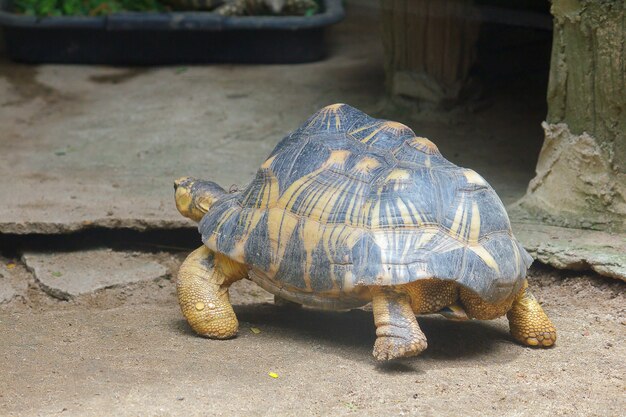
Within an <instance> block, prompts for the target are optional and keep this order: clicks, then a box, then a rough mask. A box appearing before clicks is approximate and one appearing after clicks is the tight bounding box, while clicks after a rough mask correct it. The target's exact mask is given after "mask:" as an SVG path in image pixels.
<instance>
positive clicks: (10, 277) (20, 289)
mask: <svg viewBox="0 0 626 417" xmlns="http://www.w3.org/2000/svg"><path fill="white" fill-rule="evenodd" d="M9 265H12V266H14V265H15V264H13V263H9ZM27 288H28V282H27V281H26V280H25V279H22V277H20V276H19V274H15V273H14V272H13V271H12V270H11V269H9V267H7V266H5V264H4V263H0V304H5V303H8V302H10V301H12V300H14V299H15V298H18V297H23V296H24V294H25V293H26V289H27Z"/></svg>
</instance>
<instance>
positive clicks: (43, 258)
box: [23, 249, 167, 300]
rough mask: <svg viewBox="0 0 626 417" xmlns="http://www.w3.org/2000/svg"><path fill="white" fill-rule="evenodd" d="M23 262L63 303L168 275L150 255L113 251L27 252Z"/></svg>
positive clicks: (45, 289)
mask: <svg viewBox="0 0 626 417" xmlns="http://www.w3.org/2000/svg"><path fill="white" fill-rule="evenodd" d="M23 260H24V263H25V264H26V266H27V268H28V269H29V270H31V271H32V272H33V274H34V275H35V279H36V280H37V282H38V283H39V284H40V286H41V288H42V289H43V290H44V291H45V292H46V293H48V294H50V295H51V296H53V297H56V298H60V299H63V300H69V299H71V298H73V297H76V296H79V295H81V294H89V293H92V292H94V291H97V290H100V289H103V288H111V287H117V286H124V285H127V284H131V283H135V282H141V281H152V280H155V279H158V278H161V277H163V276H165V275H166V274H167V270H166V268H165V267H164V266H163V265H161V264H159V263H157V262H155V261H154V259H153V258H152V257H151V256H150V255H147V254H136V253H131V252H115V251H112V250H110V249H96V250H87V251H79V252H59V253H36V252H28V253H25V254H24V255H23Z"/></svg>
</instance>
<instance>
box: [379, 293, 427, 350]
mask: <svg viewBox="0 0 626 417" xmlns="http://www.w3.org/2000/svg"><path fill="white" fill-rule="evenodd" d="M370 291H371V293H372V307H373V310H374V323H375V324H376V336H377V338H376V343H375V344H374V351H373V355H374V357H375V358H376V359H378V360H389V359H396V358H401V357H408V356H415V355H419V354H420V353H421V352H422V351H423V350H424V349H426V347H427V345H428V344H427V342H426V336H424V333H422V330H421V329H420V327H419V325H418V324H417V320H416V318H415V313H414V312H413V309H412V308H411V298H410V297H409V295H408V294H407V293H406V292H404V291H399V290H395V289H391V288H384V287H371V288H370Z"/></svg>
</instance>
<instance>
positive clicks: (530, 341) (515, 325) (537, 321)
mask: <svg viewBox="0 0 626 417" xmlns="http://www.w3.org/2000/svg"><path fill="white" fill-rule="evenodd" d="M506 317H507V318H508V319H509V327H510V329H511V335H512V336H513V338H515V340H517V341H518V342H520V343H523V344H525V345H528V346H539V347H549V346H552V345H553V344H554V342H556V328H555V327H554V324H552V322H551V321H550V319H549V318H548V316H547V315H546V313H545V312H544V311H543V308H541V305H540V304H539V302H538V301H537V299H536V298H535V296H533V295H532V293H531V292H530V290H529V289H528V282H525V283H524V288H523V289H522V291H521V292H520V293H519V294H518V295H517V296H516V297H515V300H514V301H513V305H512V306H511V309H510V310H509V311H508V313H507V314H506Z"/></svg>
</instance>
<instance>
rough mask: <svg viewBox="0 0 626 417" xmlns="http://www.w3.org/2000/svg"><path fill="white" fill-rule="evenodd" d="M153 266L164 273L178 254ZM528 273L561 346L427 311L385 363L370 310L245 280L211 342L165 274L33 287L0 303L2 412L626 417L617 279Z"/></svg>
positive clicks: (623, 313)
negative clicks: (283, 299) (230, 317)
mask: <svg viewBox="0 0 626 417" xmlns="http://www.w3.org/2000/svg"><path fill="white" fill-rule="evenodd" d="M157 257H159V259H160V260H161V262H163V263H164V264H165V265H167V266H168V268H169V270H170V271H171V272H174V271H175V270H176V268H177V267H178V264H179V262H180V261H181V260H182V259H183V257H184V254H183V253H176V254H169V253H160V254H158V255H157ZM22 268H23V266H22V265H18V266H17V267H16V268H15V270H16V273H18V274H19V273H22V272H23V274H24V277H25V278H28V274H27V273H26V271H25V270H24V271H22V272H20V269H22ZM531 275H532V277H531V285H532V287H533V288H534V292H535V294H536V295H537V297H538V298H539V300H540V301H541V302H542V303H543V306H544V308H545V310H546V311H547V312H548V314H549V315H550V316H551V318H552V319H553V321H554V323H555V324H556V326H557V328H558V331H559V339H558V342H557V345H556V347H554V348H552V349H547V350H539V349H532V348H527V347H522V346H520V345H517V344H515V343H514V342H513V341H512V339H511V337H510V336H509V334H508V326H507V323H506V320H505V319H499V320H495V321H490V322H477V321H472V322H465V323H458V322H451V321H447V320H445V319H443V318H440V317H438V316H426V317H422V318H420V323H421V326H422V328H423V330H424V332H425V333H426V335H427V337H428V340H429V348H428V350H427V351H426V352H425V353H424V354H423V355H421V356H420V357H416V358H412V359H407V360H402V361H397V362H394V363H387V364H381V363H377V362H376V361H375V360H374V359H373V357H372V356H371V349H372V344H373V342H374V339H375V329H374V326H373V318H372V314H371V312H370V311H367V308H366V309H365V310H353V311H350V312H323V311H315V310H310V309H303V310H300V311H298V310H296V311H293V310H285V309H284V308H281V307H277V306H275V305H273V303H272V297H271V295H270V294H268V293H266V292H264V291H263V290H261V289H260V288H258V287H256V286H255V285H254V284H253V283H251V282H249V281H242V282H239V283H237V284H235V286H234V287H233V289H232V291H231V294H232V301H233V303H234V305H235V310H236V312H237V314H238V316H239V319H240V333H239V336H238V337H237V338H235V339H232V340H228V341H214V340H208V339H203V338H200V337H197V336H195V335H194V334H193V333H192V331H191V330H190V328H189V327H188V326H187V324H186V323H185V321H184V320H183V318H182V316H181V313H180V311H179V309H178V306H177V304H176V301H175V295H174V284H173V282H172V280H171V279H160V280H158V281H156V282H153V283H148V284H140V285H131V286H127V287H123V288H116V289H109V290H103V291H100V292H98V293H96V294H92V295H86V296H82V297H79V298H78V299H75V300H73V301H70V302H61V301H57V300H55V299H52V298H50V297H48V296H47V295H45V294H43V293H42V292H41V291H40V290H39V289H38V288H37V285H36V284H35V283H34V282H31V284H30V288H29V290H28V293H27V295H26V296H25V297H24V298H21V299H16V300H14V301H13V302H11V303H9V304H8V305H4V306H3V307H1V308H0V352H1V353H0V369H1V370H2V375H3V378H1V379H0V415H8V416H32V415H46V416H47V415H64V416H68V415H76V416H101V415H103V413H105V414H109V415H123V416H145V415H150V416H170V415H172V416H173V415H247V416H250V415H294V414H295V413H299V414H303V415H364V414H368V415H417V414H419V415H433V416H435V415H460V414H468V415H494V416H500V415H507V416H525V415H528V416H530V415H533V416H536V415H548V414H554V415H580V416H592V415H597V416H619V415H624V411H623V410H625V409H626V399H625V397H624V391H625V389H626V385H625V383H624V375H625V371H626V368H625V366H624V360H623V358H624V357H626V348H625V346H626V345H625V344H624V337H625V335H626V332H625V326H626V309H625V306H626V296H625V291H624V289H625V284H624V283H623V282H619V281H615V280H610V279H605V278H601V277H598V276H587V275H580V274H575V273H569V274H563V273H562V272H557V271H555V270H552V269H547V268H543V267H541V268H533V269H532V270H531ZM252 327H254V328H258V329H259V330H260V333H258V334H255V333H253V332H252V331H251V328H252ZM269 372H275V373H276V374H278V378H276V379H274V378H272V377H270V376H269V375H268V373H269Z"/></svg>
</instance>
